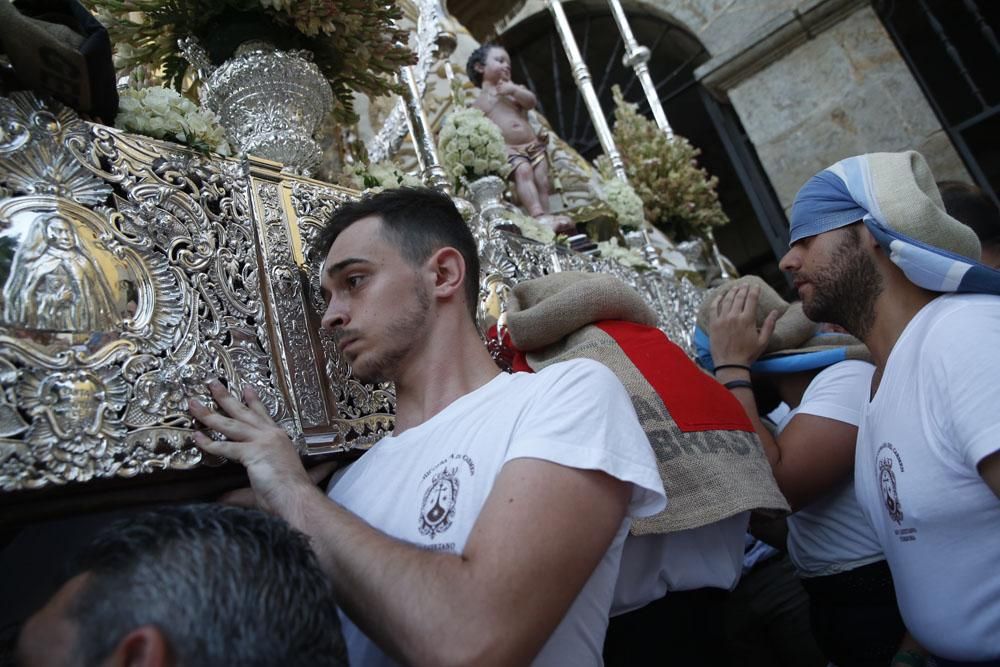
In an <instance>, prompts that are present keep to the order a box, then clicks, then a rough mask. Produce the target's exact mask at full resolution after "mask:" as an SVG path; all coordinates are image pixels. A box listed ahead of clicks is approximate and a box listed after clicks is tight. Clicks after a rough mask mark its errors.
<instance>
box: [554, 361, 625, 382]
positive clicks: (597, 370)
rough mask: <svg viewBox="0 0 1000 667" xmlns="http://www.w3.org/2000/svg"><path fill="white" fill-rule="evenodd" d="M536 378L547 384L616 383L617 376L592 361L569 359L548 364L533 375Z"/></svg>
mask: <svg viewBox="0 0 1000 667" xmlns="http://www.w3.org/2000/svg"><path fill="white" fill-rule="evenodd" d="M534 376H535V377H536V378H539V379H542V378H544V379H545V380H546V381H548V382H556V381H567V380H571V381H573V382H594V383H604V382H618V378H617V376H616V375H615V374H614V373H613V372H612V371H611V369H610V368H608V367H607V366H605V365H604V364H602V363H601V362H599V361H594V360H593V359H569V360H567V361H559V362H557V363H554V364H550V365H548V366H546V367H545V368H543V369H542V370H540V371H538V372H537V373H535V374H534Z"/></svg>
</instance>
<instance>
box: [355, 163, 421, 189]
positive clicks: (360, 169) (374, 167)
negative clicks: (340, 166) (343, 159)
mask: <svg viewBox="0 0 1000 667" xmlns="http://www.w3.org/2000/svg"><path fill="white" fill-rule="evenodd" d="M346 184H347V185H349V186H350V187H353V188H355V189H357V190H366V191H371V192H381V191H382V190H385V189H386V188H422V187H424V182H423V181H421V180H420V179H419V178H418V177H416V176H414V175H412V174H408V173H406V172H405V171H403V170H401V169H400V168H399V167H397V166H396V164H395V163H393V162H392V161H391V160H383V161H381V162H375V163H373V164H368V165H366V164H357V165H355V166H354V167H353V168H351V169H350V170H348V171H347V183H346Z"/></svg>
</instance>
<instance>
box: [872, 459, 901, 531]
mask: <svg viewBox="0 0 1000 667" xmlns="http://www.w3.org/2000/svg"><path fill="white" fill-rule="evenodd" d="M878 472H879V486H880V487H881V488H882V500H883V502H885V509H886V511H888V512H889V518H890V519H892V520H893V521H895V522H896V523H902V522H903V508H902V506H901V505H900V504H899V493H898V492H897V490H896V473H894V472H893V470H892V459H891V458H890V457H885V458H883V459H879V462H878Z"/></svg>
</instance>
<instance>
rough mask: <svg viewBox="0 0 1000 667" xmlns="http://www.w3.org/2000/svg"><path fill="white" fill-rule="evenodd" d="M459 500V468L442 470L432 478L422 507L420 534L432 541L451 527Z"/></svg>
mask: <svg viewBox="0 0 1000 667" xmlns="http://www.w3.org/2000/svg"><path fill="white" fill-rule="evenodd" d="M457 498H458V468H447V467H444V468H442V469H441V470H440V471H439V472H438V473H437V474H435V475H434V476H433V477H431V481H430V486H428V487H427V490H426V491H425V492H424V498H423V502H422V503H421V505H420V534H421V535H427V536H428V537H430V538H431V539H432V540H433V539H434V537H435V536H437V535H438V534H440V533H443V532H444V531H446V530H448V529H449V528H450V527H451V524H452V521H453V520H454V518H455V503H456V501H457Z"/></svg>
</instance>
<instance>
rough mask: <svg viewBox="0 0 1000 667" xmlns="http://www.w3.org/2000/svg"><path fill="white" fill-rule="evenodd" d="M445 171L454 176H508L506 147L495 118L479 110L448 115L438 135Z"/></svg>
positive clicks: (464, 178)
mask: <svg viewBox="0 0 1000 667" xmlns="http://www.w3.org/2000/svg"><path fill="white" fill-rule="evenodd" d="M438 148H439V150H440V153H441V162H442V163H443V164H444V168H445V171H447V172H448V175H449V176H451V177H452V178H453V179H455V184H456V186H458V185H460V184H461V183H462V181H463V180H475V179H477V178H482V177H483V176H499V177H500V178H505V177H506V176H507V172H508V167H507V147H506V144H505V143H504V140H503V135H502V134H500V128H498V127H497V126H496V125H495V124H494V123H493V121H491V120H490V119H489V118H487V117H486V115H485V114H484V113H483V112H482V111H480V110H479V109H459V110H458V111H454V112H452V113H451V114H449V115H448V117H447V118H446V119H445V121H444V125H443V126H442V128H441V134H440V136H439V137H438Z"/></svg>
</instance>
